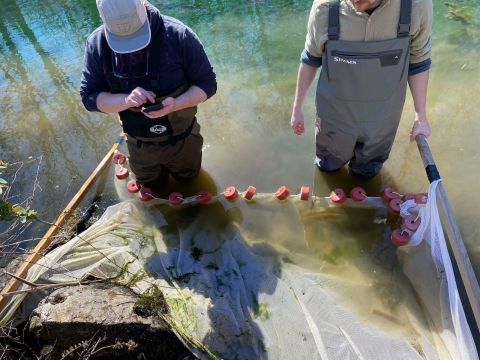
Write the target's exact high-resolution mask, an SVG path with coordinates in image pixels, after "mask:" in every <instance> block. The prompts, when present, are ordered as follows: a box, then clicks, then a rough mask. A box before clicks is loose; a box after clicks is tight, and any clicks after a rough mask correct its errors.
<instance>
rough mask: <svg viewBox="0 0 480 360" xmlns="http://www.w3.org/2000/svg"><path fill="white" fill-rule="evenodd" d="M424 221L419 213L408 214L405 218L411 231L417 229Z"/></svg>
mask: <svg viewBox="0 0 480 360" xmlns="http://www.w3.org/2000/svg"><path fill="white" fill-rule="evenodd" d="M421 223H422V219H421V218H420V216H418V215H408V216H407V217H406V218H405V227H406V228H407V229H408V230H410V231H417V229H418V227H419V226H420V224H421Z"/></svg>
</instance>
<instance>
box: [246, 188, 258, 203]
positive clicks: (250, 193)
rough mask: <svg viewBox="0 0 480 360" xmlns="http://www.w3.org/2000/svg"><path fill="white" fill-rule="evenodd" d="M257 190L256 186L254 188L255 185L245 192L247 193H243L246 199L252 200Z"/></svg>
mask: <svg viewBox="0 0 480 360" xmlns="http://www.w3.org/2000/svg"><path fill="white" fill-rule="evenodd" d="M256 191H257V189H256V188H254V187H253V186H249V187H248V189H247V191H246V192H245V195H243V197H244V198H245V199H246V200H249V201H250V200H252V198H253V195H255V192H256Z"/></svg>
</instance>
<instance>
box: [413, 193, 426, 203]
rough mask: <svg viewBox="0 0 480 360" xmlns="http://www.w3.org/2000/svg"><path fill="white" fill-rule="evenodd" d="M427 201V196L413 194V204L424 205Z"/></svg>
mask: <svg viewBox="0 0 480 360" xmlns="http://www.w3.org/2000/svg"><path fill="white" fill-rule="evenodd" d="M427 200H428V196H427V195H425V194H415V195H414V198H413V201H415V204H426V203H427Z"/></svg>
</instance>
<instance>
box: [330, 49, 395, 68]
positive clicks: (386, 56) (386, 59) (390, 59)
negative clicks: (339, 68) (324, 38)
mask: <svg viewBox="0 0 480 360" xmlns="http://www.w3.org/2000/svg"><path fill="white" fill-rule="evenodd" d="M402 52H403V50H402V49H398V50H392V51H383V52H378V53H375V54H367V53H359V52H348V51H339V50H333V51H332V56H336V57H338V58H342V59H344V60H346V61H352V60H360V59H379V60H380V67H385V66H395V65H398V63H399V62H400V59H401V58H402ZM340 61H341V60H340Z"/></svg>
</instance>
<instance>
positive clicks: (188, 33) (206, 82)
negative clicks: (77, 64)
mask: <svg viewBox="0 0 480 360" xmlns="http://www.w3.org/2000/svg"><path fill="white" fill-rule="evenodd" d="M147 13H148V17H149V21H150V29H151V33H152V37H151V41H150V44H149V45H148V46H147V47H146V48H144V49H142V50H139V51H136V52H134V53H130V54H115V53H114V52H113V51H112V50H111V49H110V47H109V46H108V43H107V40H106V38H105V33H104V26H103V25H102V26H100V27H99V28H97V29H96V30H95V31H94V32H93V33H92V34H91V35H90V36H89V37H88V39H87V43H86V46H85V56H84V60H83V72H82V79H81V85H80V95H81V97H82V102H83V104H84V106H85V108H86V109H87V110H89V111H99V110H98V108H97V97H98V95H99V94H100V93H101V92H111V93H125V94H129V93H130V92H131V91H132V90H133V89H135V88H136V87H137V86H140V87H142V88H144V89H146V90H151V91H153V92H154V93H155V95H156V96H157V97H160V96H165V95H168V94H171V93H173V92H174V91H175V90H177V89H178V88H180V87H181V86H182V85H184V84H185V83H187V84H189V85H195V86H197V87H199V88H200V89H202V90H203V91H204V92H205V93H206V94H207V97H208V98H210V97H211V96H212V95H214V94H215V92H216V91H217V81H216V78H215V73H214V72H213V68H212V66H211V64H210V61H209V60H208V57H207V55H206V54H205V50H204V48H203V45H202V43H201V42H200V40H199V38H198V37H197V35H196V34H195V33H194V32H193V31H192V30H191V29H190V28H189V27H187V26H186V25H184V24H183V23H182V22H180V21H178V20H177V19H175V18H172V17H169V16H164V15H161V14H160V12H159V11H158V9H156V8H155V7H153V6H152V5H150V4H148V3H147ZM155 52H156V54H155ZM154 54H155V56H153V55H154ZM147 59H150V61H147ZM153 59H155V60H153ZM153 62H155V63H153ZM118 63H122V66H123V67H122V68H121V69H119V68H118V67H119V65H118ZM147 63H148V65H147ZM114 66H115V69H113V67H114ZM114 70H115V73H120V74H123V73H127V74H129V75H135V77H132V78H120V79H119V78H117V77H115V76H113V72H114ZM147 70H148V76H144V77H142V76H141V75H142V74H146V73H147ZM139 74H140V76H139ZM153 78H155V79H157V80H158V81H154V82H153V83H152V79H153ZM115 82H116V84H115ZM152 84H154V85H156V86H155V87H153V88H152Z"/></svg>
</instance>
